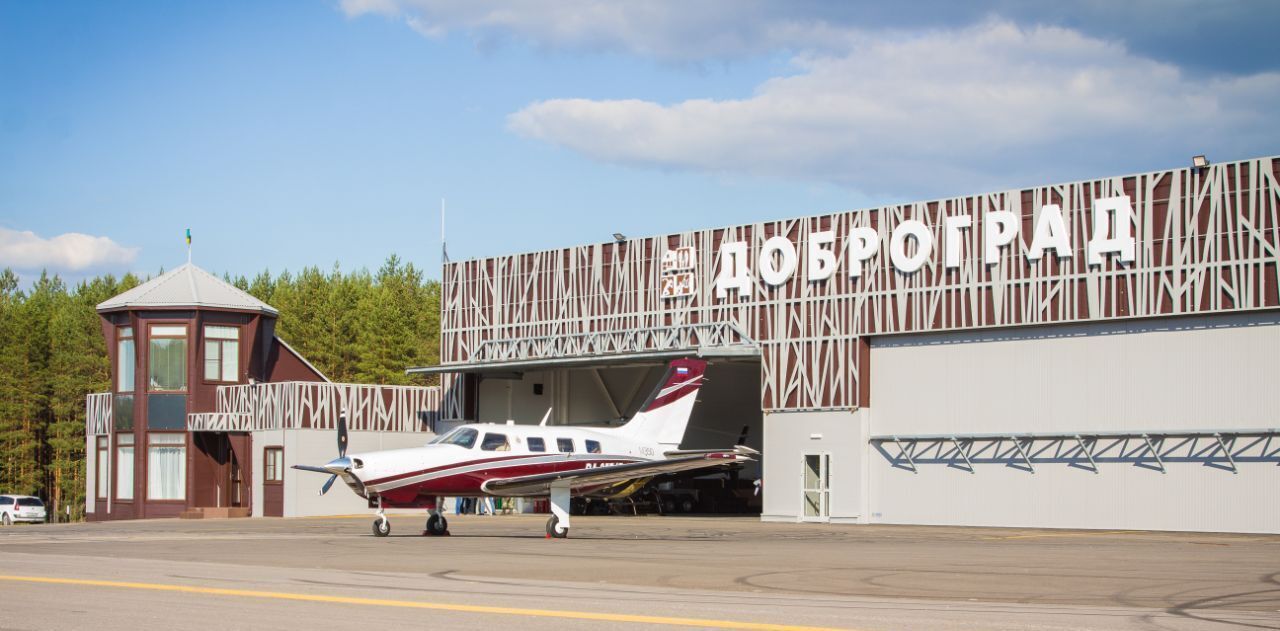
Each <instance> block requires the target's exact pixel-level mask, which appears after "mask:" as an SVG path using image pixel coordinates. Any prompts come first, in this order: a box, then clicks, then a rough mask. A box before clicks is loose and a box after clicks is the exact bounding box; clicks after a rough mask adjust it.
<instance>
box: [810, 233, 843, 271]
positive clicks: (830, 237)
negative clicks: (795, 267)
mask: <svg viewBox="0 0 1280 631" xmlns="http://www.w3.org/2000/svg"><path fill="white" fill-rule="evenodd" d="M835 242H836V233H834V232H832V231H830V230H827V231H824V232H815V233H813V234H810V235H809V245H808V250H809V252H808V254H809V255H808V257H807V259H808V260H807V261H806V263H805V265H806V266H807V267H808V268H809V280H827V279H828V278H831V275H832V274H834V273H836V253H835V252H834V251H832V250H829V249H827V248H824V247H823V246H825V245H831V244H833V243H835Z"/></svg>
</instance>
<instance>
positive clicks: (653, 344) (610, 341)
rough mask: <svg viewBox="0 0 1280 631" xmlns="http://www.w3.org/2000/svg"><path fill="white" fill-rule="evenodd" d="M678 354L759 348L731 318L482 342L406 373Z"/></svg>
mask: <svg viewBox="0 0 1280 631" xmlns="http://www.w3.org/2000/svg"><path fill="white" fill-rule="evenodd" d="M680 357H701V358H703V359H755V358H758V357H760V347H759V346H758V345H757V344H756V343H755V341H754V340H752V339H751V338H750V337H748V336H747V335H746V334H745V333H743V331H742V329H741V328H739V327H738V325H736V324H734V323H732V322H716V323H709V324H689V325H682V326H669V327H656V328H652V329H630V330H623V331H608V332H592V333H577V334H571V335H547V336H540V337H527V338H518V339H500V340H485V341H484V342H482V343H481V344H480V345H479V346H478V347H477V348H476V350H475V351H474V352H473V353H472V354H471V359H470V361H465V362H458V363H450V364H443V365H440V366H422V367H417V368H410V369H408V370H406V371H405V372H406V373H408V374H420V375H421V374H428V375H430V374H442V373H478V374H494V373H506V374H511V373H520V372H526V371H533V370H545V369H553V368H577V367H583V368H585V367H601V366H617V365H632V366H634V365H636V364H644V363H661V362H666V361H668V360H672V359H678V358H680Z"/></svg>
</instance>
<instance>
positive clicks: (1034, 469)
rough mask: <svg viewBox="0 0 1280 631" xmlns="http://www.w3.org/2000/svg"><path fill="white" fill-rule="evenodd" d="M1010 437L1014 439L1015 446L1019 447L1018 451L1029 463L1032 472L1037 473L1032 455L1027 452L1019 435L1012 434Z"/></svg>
mask: <svg viewBox="0 0 1280 631" xmlns="http://www.w3.org/2000/svg"><path fill="white" fill-rule="evenodd" d="M1009 438H1010V439H1011V440H1013V446H1014V447H1017V448H1018V453H1019V454H1022V460H1023V461H1024V462H1026V463H1027V468H1028V469H1031V472H1032V473H1035V472H1036V466H1035V465H1033V464H1031V457H1030V456H1028V455H1027V452H1026V451H1025V450H1024V449H1023V448H1022V441H1019V440H1018V437H1017V436H1010V437H1009ZM1032 440H1034V439H1032Z"/></svg>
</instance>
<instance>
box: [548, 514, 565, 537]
mask: <svg viewBox="0 0 1280 631" xmlns="http://www.w3.org/2000/svg"><path fill="white" fill-rule="evenodd" d="M558 525H560V518H558V517H556V516H555V515H552V516H551V519H548V520H547V536H548V537H554V538H556V539H564V538H565V537H568V536H569V529H568V528H565V529H564V530H560V529H558V528H556V526H558Z"/></svg>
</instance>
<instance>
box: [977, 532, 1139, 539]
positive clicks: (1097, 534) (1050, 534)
mask: <svg viewBox="0 0 1280 631" xmlns="http://www.w3.org/2000/svg"><path fill="white" fill-rule="evenodd" d="M1142 532H1143V531H1141V530H1101V531H1098V532H1044V533H1038V534H1034V535H1010V536H1007V537H987V539H1042V538H1052V537H1105V536H1109V535H1133V534H1141V533H1142Z"/></svg>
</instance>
